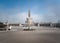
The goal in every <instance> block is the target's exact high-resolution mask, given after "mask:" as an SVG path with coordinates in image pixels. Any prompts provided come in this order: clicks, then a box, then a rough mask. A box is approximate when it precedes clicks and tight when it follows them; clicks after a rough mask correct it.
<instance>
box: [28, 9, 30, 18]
mask: <svg viewBox="0 0 60 43" xmlns="http://www.w3.org/2000/svg"><path fill="white" fill-rule="evenodd" d="M28 17H30V9H29V10H28Z"/></svg>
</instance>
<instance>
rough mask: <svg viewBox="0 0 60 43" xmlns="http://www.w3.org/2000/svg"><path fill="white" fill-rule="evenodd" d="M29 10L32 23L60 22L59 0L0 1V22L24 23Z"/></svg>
mask: <svg viewBox="0 0 60 43" xmlns="http://www.w3.org/2000/svg"><path fill="white" fill-rule="evenodd" d="M29 9H30V14H31V17H32V20H33V21H34V22H58V21H60V0H0V21H2V22H6V21H7V20H8V22H16V23H18V22H19V23H25V21H26V18H27V15H28V10H29Z"/></svg>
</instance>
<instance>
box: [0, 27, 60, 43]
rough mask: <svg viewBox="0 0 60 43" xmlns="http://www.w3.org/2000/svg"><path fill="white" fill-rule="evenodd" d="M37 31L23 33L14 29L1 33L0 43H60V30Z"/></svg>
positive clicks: (18, 29) (39, 29)
mask: <svg viewBox="0 0 60 43" xmlns="http://www.w3.org/2000/svg"><path fill="white" fill-rule="evenodd" d="M14 29H15V30H14ZM16 29H17V30H16ZM35 29H36V30H34V31H23V29H20V28H16V27H14V28H12V30H11V31H0V43H60V29H59V28H51V27H36V28H35Z"/></svg>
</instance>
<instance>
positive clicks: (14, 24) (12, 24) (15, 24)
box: [8, 23, 21, 26]
mask: <svg viewBox="0 0 60 43" xmlns="http://www.w3.org/2000/svg"><path fill="white" fill-rule="evenodd" d="M20 25H21V24H20V23H9V24H8V26H20Z"/></svg>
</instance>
